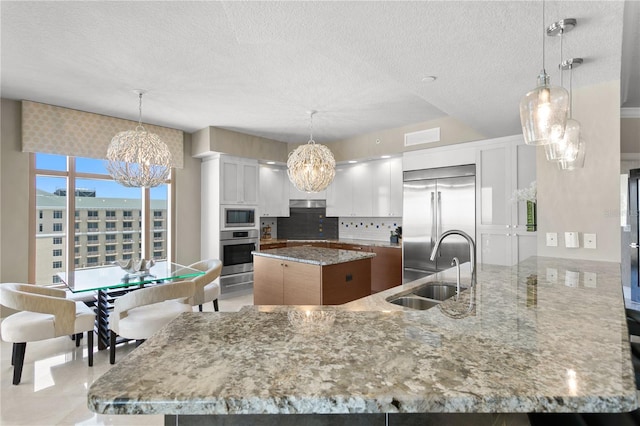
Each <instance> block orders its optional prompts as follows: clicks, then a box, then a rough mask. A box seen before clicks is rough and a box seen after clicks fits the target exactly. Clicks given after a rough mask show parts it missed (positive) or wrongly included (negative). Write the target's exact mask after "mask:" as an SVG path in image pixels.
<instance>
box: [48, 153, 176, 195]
mask: <svg viewBox="0 0 640 426" xmlns="http://www.w3.org/2000/svg"><path fill="white" fill-rule="evenodd" d="M36 168H37V169H39V170H57V171H66V170H67V157H66V156H64V155H53V154H36ZM76 172H78V173H81V172H85V173H99V174H105V175H108V174H109V173H108V172H107V169H106V168H105V165H104V160H100V159H94V158H80V157H76ZM36 186H37V188H38V189H41V190H44V191H47V192H54V191H55V190H56V189H59V188H65V186H66V178H63V177H49V176H46V177H45V176H38V177H37V179H36ZM76 188H82V189H91V190H95V191H96V197H101V198H138V199H139V198H141V197H142V195H141V191H140V189H139V188H127V187H125V186H122V185H120V184H118V183H116V182H115V181H112V180H111V181H110V180H98V179H76ZM151 198H152V199H154V200H166V199H167V189H166V185H162V186H160V187H157V188H151Z"/></svg>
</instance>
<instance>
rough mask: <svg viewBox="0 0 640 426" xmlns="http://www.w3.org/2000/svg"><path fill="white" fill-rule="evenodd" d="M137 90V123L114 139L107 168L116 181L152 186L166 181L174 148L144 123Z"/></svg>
mask: <svg viewBox="0 0 640 426" xmlns="http://www.w3.org/2000/svg"><path fill="white" fill-rule="evenodd" d="M136 93H138V97H139V102H138V125H137V126H136V128H135V130H128V131H125V132H120V133H118V134H117V135H115V136H114V137H113V139H111V143H110V144H109V149H108V150H107V163H106V169H107V170H108V171H109V174H110V175H111V176H112V177H113V179H114V180H116V182H118V183H120V184H121V185H124V186H128V187H135V188H152V187H155V186H158V185H162V184H163V183H165V182H166V180H167V178H168V177H169V172H170V171H171V152H169V149H168V148H167V145H166V144H165V143H164V142H162V140H161V139H160V137H159V136H158V135H156V134H155V133H149V132H147V131H146V130H145V128H144V126H142V95H143V94H144V91H142V90H139V91H136Z"/></svg>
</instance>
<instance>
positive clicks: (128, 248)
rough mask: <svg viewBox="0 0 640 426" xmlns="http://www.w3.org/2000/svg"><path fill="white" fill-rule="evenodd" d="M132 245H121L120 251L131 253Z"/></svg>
mask: <svg viewBox="0 0 640 426" xmlns="http://www.w3.org/2000/svg"><path fill="white" fill-rule="evenodd" d="M132 247H133V245H132V244H123V245H122V250H124V251H131V250H132Z"/></svg>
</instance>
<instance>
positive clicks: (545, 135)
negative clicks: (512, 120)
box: [520, 1, 569, 145]
mask: <svg viewBox="0 0 640 426" xmlns="http://www.w3.org/2000/svg"><path fill="white" fill-rule="evenodd" d="M542 24H543V28H544V1H543V2H542ZM544 47H545V41H544V30H543V36H542V71H540V75H538V87H536V88H535V89H533V90H532V91H530V92H529V93H527V94H526V95H525V96H524V97H523V98H522V100H521V101H520V122H521V124H522V134H523V135H524V141H525V143H527V144H528V145H546V144H548V143H549V142H550V140H551V139H552V138H554V139H557V138H560V137H562V135H563V134H564V129H565V126H566V124H567V116H568V110H569V94H568V93H567V91H566V90H565V89H564V88H562V87H556V86H551V85H550V83H549V75H548V74H547V72H546V70H545V68H544V53H545V51H544Z"/></svg>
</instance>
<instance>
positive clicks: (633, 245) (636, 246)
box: [629, 243, 640, 249]
mask: <svg viewBox="0 0 640 426" xmlns="http://www.w3.org/2000/svg"><path fill="white" fill-rule="evenodd" d="M629 247H631V248H632V249H637V248H640V244H638V243H631V244H629Z"/></svg>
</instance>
